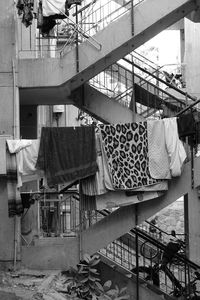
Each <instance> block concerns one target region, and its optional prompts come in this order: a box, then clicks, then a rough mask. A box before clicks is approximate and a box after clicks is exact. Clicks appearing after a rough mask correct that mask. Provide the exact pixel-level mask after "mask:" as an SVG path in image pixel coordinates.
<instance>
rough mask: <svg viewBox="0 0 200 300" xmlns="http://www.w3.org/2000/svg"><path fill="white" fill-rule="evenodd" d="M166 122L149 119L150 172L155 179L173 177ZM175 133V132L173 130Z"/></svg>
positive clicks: (172, 133)
mask: <svg viewBox="0 0 200 300" xmlns="http://www.w3.org/2000/svg"><path fill="white" fill-rule="evenodd" d="M163 133H164V122H163V121H162V120H149V121H147V136H148V153H149V172H150V175H151V177H152V178H155V179H171V173H170V168H169V156H168V153H167V148H166V143H165V135H164V134H163ZM171 135H174V132H173V131H172V132H171Z"/></svg>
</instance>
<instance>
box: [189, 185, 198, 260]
mask: <svg viewBox="0 0 200 300" xmlns="http://www.w3.org/2000/svg"><path fill="white" fill-rule="evenodd" d="M188 219H189V259H191V260H192V261H194V262H196V263H197V264H200V199H199V197H198V191H197V189H193V190H190V191H189V192H188Z"/></svg>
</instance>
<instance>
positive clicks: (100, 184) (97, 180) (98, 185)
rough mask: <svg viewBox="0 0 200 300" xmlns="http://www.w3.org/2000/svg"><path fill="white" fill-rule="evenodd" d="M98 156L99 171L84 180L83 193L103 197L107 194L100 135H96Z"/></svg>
mask: <svg viewBox="0 0 200 300" xmlns="http://www.w3.org/2000/svg"><path fill="white" fill-rule="evenodd" d="M96 155H97V165H98V171H97V172H96V174H95V175H92V176H90V177H87V178H85V179H82V190H83V193H84V194H85V195H88V196H94V195H101V194H104V193H106V192H107V189H106V186H105V178H104V166H103V157H102V149H101V141H100V136H99V133H96Z"/></svg>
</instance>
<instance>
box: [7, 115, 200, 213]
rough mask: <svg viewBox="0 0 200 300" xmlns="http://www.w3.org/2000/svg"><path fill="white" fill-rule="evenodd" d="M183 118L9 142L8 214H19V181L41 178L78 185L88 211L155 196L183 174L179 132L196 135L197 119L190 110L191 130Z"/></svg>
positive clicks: (46, 131)
mask: <svg viewBox="0 0 200 300" xmlns="http://www.w3.org/2000/svg"><path fill="white" fill-rule="evenodd" d="M186 117H187V118H188V116H186V115H184V116H182V117H179V118H176V117H174V118H166V119H162V120H147V121H143V122H138V123H124V124H113V125H104V124H101V125H98V126H97V127H96V128H95V127H94V126H82V127H56V128H55V127H54V128H49V127H45V128H42V133H41V138H40V139H37V140H7V182H8V184H7V188H8V207H9V216H13V215H15V214H21V212H22V202H21V199H20V193H19V189H20V187H21V186H22V184H23V183H24V182H27V181H30V180H33V179H39V178H43V179H44V182H45V185H46V186H47V187H51V186H55V185H57V184H64V185H65V186H66V187H68V186H70V185H72V184H77V183H79V186H80V188H81V191H82V194H83V201H84V203H85V204H84V205H85V207H87V209H90V204H91V207H92V209H94V208H97V209H104V208H108V207H118V206H120V205H128V204H131V203H135V201H142V200H148V199H154V198H157V197H159V196H160V195H161V194H163V193H164V191H166V190H167V189H168V181H169V180H170V179H171V178H172V177H177V176H180V175H181V172H182V169H183V164H184V161H185V159H186V152H185V149H184V147H183V143H182V141H181V140H180V136H181V138H184V137H185V135H186V134H187V135H188V134H189V135H190V138H191V139H192V137H194V136H195V137H196V136H197V137H198V124H199V122H198V118H197V117H195V118H194V116H193V114H192V117H191V122H193V123H192V124H193V127H192V128H193V129H192V131H191V126H190V131H188V132H187V133H186V130H187V128H185V127H184V126H185V124H186V123H185V121H184V120H185V118H186ZM183 132H185V134H184V133H183ZM197 141H198V139H197ZM11 162H12V166H11ZM11 167H12V168H11ZM10 174H11V175H12V176H11V175H10ZM14 174H15V176H14ZM110 193H114V195H115V196H114V197H112V199H115V200H112V203H111V202H110ZM122 194H123V195H126V197H121V196H122ZM130 196H131V197H130ZM124 199H125V200H124Z"/></svg>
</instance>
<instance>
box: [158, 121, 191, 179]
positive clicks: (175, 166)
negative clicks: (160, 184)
mask: <svg viewBox="0 0 200 300" xmlns="http://www.w3.org/2000/svg"><path fill="white" fill-rule="evenodd" d="M163 122H164V128H165V130H164V132H165V141H166V148H167V152H168V156H169V163H170V171H171V175H172V176H173V177H176V176H180V175H181V171H182V170H181V168H182V166H183V163H184V161H185V159H186V152H185V149H184V147H183V144H182V142H181V141H180V139H179V136H178V128H177V119H176V117H173V118H166V119H163Z"/></svg>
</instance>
